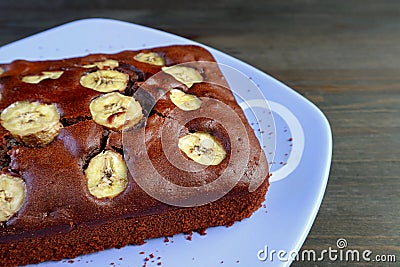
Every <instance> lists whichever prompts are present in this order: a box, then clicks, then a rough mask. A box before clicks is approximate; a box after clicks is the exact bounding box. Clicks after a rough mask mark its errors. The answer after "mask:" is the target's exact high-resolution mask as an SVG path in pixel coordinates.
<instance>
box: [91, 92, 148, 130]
mask: <svg viewBox="0 0 400 267" xmlns="http://www.w3.org/2000/svg"><path fill="white" fill-rule="evenodd" d="M89 109H90V113H91V114H92V117H93V119H94V121H95V122H96V123H98V124H100V125H103V126H106V127H108V128H110V129H113V130H117V131H118V130H121V129H123V128H124V129H126V128H129V127H132V126H134V125H135V124H136V123H138V122H139V121H140V120H141V119H142V118H143V113H142V106H141V105H140V103H139V102H138V101H136V100H135V99H134V98H133V97H131V96H125V95H122V94H120V93H117V92H113V93H108V94H105V95H102V96H99V97H97V98H95V99H94V100H92V102H91V103H90V105H89Z"/></svg>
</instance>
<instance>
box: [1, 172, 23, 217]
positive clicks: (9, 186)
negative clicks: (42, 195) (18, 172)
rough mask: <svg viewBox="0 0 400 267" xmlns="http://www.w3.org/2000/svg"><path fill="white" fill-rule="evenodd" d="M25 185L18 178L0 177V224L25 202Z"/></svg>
mask: <svg viewBox="0 0 400 267" xmlns="http://www.w3.org/2000/svg"><path fill="white" fill-rule="evenodd" d="M25 197H26V185H25V182H24V181H23V180H22V179H21V178H19V177H14V176H11V175H7V174H1V175H0V222H6V221H8V220H9V219H10V218H11V217H12V216H13V215H14V214H15V213H17V212H18V211H19V210H20V209H21V208H22V205H23V204H24V202H25Z"/></svg>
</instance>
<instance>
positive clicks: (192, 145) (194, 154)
mask: <svg viewBox="0 0 400 267" xmlns="http://www.w3.org/2000/svg"><path fill="white" fill-rule="evenodd" d="M178 147H179V149H180V150H182V151H183V152H184V153H185V154H186V156H188V157H189V158H191V159H192V160H194V161H195V162H197V163H200V164H203V165H207V166H208V165H218V164H220V163H221V161H223V160H224V159H225V157H226V152H225V149H224V148H223V147H222V145H221V144H220V143H219V142H218V141H217V139H216V138H215V137H214V136H212V135H211V134H209V133H204V132H196V133H189V134H187V135H185V136H182V137H180V138H179V141H178Z"/></svg>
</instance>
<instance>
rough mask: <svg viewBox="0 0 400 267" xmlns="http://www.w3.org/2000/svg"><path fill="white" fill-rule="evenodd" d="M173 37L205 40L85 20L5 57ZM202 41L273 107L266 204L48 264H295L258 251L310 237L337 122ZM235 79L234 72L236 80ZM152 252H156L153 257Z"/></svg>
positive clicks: (14, 46)
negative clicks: (192, 228) (220, 222)
mask: <svg viewBox="0 0 400 267" xmlns="http://www.w3.org/2000/svg"><path fill="white" fill-rule="evenodd" d="M172 44H197V45H201V44H198V43H196V42H193V41H190V40H187V39H184V38H182V37H179V36H175V35H172V34H169V33H165V32H161V31H158V30H154V29H151V28H147V27H143V26H139V25H135V24H131V23H126V22H121V21H115V20H108V19H85V20H79V21H75V22H72V23H68V24H65V25H62V26H59V27H56V28H53V29H50V30H47V31H45V32H42V33H39V34H36V35H33V36H31V37H28V38H25V39H23V40H19V41H16V42H14V43H11V44H8V45H5V46H3V47H1V48H0V62H4V63H6V62H9V61H11V60H14V59H27V60H40V59H61V58H66V57H73V56H82V55H86V54H88V53H96V52H118V51H121V50H126V49H140V48H144V47H155V46H164V45H172ZM202 46H203V47H205V48H207V49H208V50H209V51H211V53H212V54H213V55H214V56H215V58H216V59H217V61H218V62H219V63H223V64H226V65H228V66H231V67H233V68H235V69H237V70H239V71H240V72H242V73H244V74H245V75H246V76H248V77H251V79H252V80H253V81H254V82H255V84H257V85H258V86H259V88H260V89H261V91H262V93H263V94H264V96H265V98H267V99H268V102H269V104H270V107H271V109H272V111H273V116H274V120H275V125H276V154H275V159H274V161H275V164H274V165H273V166H272V172H273V176H272V184H271V186H270V189H269V191H268V193H267V199H266V207H265V206H264V207H262V208H260V209H259V210H258V211H257V212H255V213H254V214H253V216H252V217H251V218H249V219H245V220H243V221H242V222H238V223H235V224H234V225H233V226H232V227H229V228H227V227H215V228H210V229H208V230H207V235H205V236H200V235H199V234H197V233H194V234H193V236H192V240H191V241H189V240H187V239H186V237H187V236H186V235H184V234H180V235H175V236H174V237H173V238H170V241H169V242H164V238H159V239H152V240H148V241H147V243H146V244H144V245H141V246H127V247H124V248H122V249H110V250H107V251H103V252H98V253H94V254H90V255H85V256H81V257H78V258H76V259H74V261H73V262H68V261H67V260H64V261H61V262H47V263H42V264H40V266H109V265H113V264H115V265H116V266H143V264H144V262H145V258H146V257H148V258H149V259H150V260H149V261H148V262H147V266H159V265H157V263H159V262H161V266H174V267H178V266H224V265H225V266H266V265H268V266H288V265H290V262H291V260H290V259H288V260H287V261H281V260H278V258H277V254H274V255H273V256H274V258H273V260H272V261H271V258H270V257H268V258H267V259H266V260H265V261H261V260H259V259H258V256H257V254H259V251H260V250H263V249H264V248H265V246H267V247H268V250H269V252H271V250H276V251H279V250H285V251H286V252H288V253H289V252H290V251H292V250H294V251H298V250H299V249H300V247H301V245H302V244H303V242H304V240H305V238H306V236H307V234H308V232H309V230H310V228H311V225H312V223H313V222H314V219H315V216H316V214H317V212H318V209H319V206H320V204H321V201H322V198H323V195H324V192H325V187H326V184H327V181H328V175H329V169H330V163H331V155H332V136H331V130H330V126H329V123H328V121H327V120H326V118H325V116H324V115H323V114H322V112H321V111H320V110H319V109H318V108H316V107H315V106H314V105H313V104H312V103H310V102H309V101H308V100H306V99H305V98H303V97H302V96H301V95H299V94H298V93H296V92H295V91H293V90H292V89H290V88H288V87H287V86H286V85H284V84H282V83H281V82H279V81H277V80H275V79H274V78H272V77H270V76H268V75H267V74H265V73H263V72H261V71H259V70H257V69H255V68H253V67H251V66H249V65H248V64H246V63H243V62H241V61H239V60H237V59H235V58H233V57H231V56H228V55H226V54H224V53H222V52H219V51H217V50H215V49H212V48H210V47H206V46H204V45H202ZM233 78H234V77H229V75H228V77H227V79H228V82H229V81H230V80H231V79H233ZM244 94H246V93H244ZM246 100H249V99H246ZM257 104H258V100H254V99H253V100H251V101H250V105H251V106H257ZM242 105H243V103H242ZM243 107H244V106H243ZM249 119H250V120H251V118H249ZM263 130H265V131H268V129H263ZM267 133H268V132H267ZM271 138H272V137H270V138H269V140H271ZM290 138H293V140H292V141H290V140H291V139H290ZM272 139H274V138H272ZM283 163H287V164H285V165H284V164H283ZM140 252H144V254H141V253H140ZM150 254H153V255H154V258H150ZM259 256H261V257H262V256H265V255H264V254H260V255H259ZM158 257H160V258H159V259H157V258H158ZM283 258H289V257H288V255H286V256H283ZM152 261H153V262H152Z"/></svg>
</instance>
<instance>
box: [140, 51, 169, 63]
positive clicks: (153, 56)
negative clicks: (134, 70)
mask: <svg viewBox="0 0 400 267" xmlns="http://www.w3.org/2000/svg"><path fill="white" fill-rule="evenodd" d="M133 59H135V60H136V61H139V62H143V63H147V64H151V65H156V66H164V65H165V61H164V59H163V58H162V57H160V55H159V54H157V53H154V52H147V53H139V54H137V55H136V56H134V57H133Z"/></svg>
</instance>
